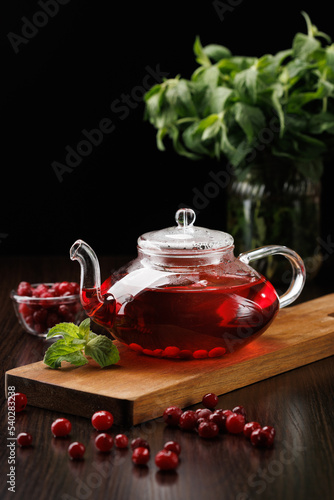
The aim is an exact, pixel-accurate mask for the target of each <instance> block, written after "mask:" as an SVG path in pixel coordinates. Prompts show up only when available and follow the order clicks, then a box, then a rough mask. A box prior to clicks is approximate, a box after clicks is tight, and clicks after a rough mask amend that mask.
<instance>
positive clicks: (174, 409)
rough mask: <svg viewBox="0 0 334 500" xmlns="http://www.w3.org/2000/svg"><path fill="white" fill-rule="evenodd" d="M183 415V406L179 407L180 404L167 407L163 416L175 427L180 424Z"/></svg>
mask: <svg viewBox="0 0 334 500" xmlns="http://www.w3.org/2000/svg"><path fill="white" fill-rule="evenodd" d="M181 415H182V410H181V408H179V407H178V406H169V407H168V408H166V409H165V411H164V413H163V416H162V417H163V419H164V421H165V423H166V424H167V425H170V426H172V427H174V426H177V425H178V424H179V420H180V416H181Z"/></svg>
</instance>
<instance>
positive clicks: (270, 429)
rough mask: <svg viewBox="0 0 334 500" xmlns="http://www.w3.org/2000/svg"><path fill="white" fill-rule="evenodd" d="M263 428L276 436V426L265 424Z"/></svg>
mask: <svg viewBox="0 0 334 500" xmlns="http://www.w3.org/2000/svg"><path fill="white" fill-rule="evenodd" d="M262 430H263V431H268V432H270V434H272V435H273V437H275V435H276V431H275V429H274V427H272V426H271V425H265V426H264V427H262Z"/></svg>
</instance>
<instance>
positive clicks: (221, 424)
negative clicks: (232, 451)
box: [209, 410, 227, 432]
mask: <svg viewBox="0 0 334 500" xmlns="http://www.w3.org/2000/svg"><path fill="white" fill-rule="evenodd" d="M226 417H227V415H224V412H223V411H217V410H216V411H214V412H213V413H211V415H210V416H209V420H210V422H214V423H215V424H216V425H218V428H219V430H221V431H223V432H225V431H226V426H225V424H226Z"/></svg>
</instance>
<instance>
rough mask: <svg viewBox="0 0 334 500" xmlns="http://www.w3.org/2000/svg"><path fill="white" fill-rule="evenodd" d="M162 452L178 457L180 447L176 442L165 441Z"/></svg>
mask: <svg viewBox="0 0 334 500" xmlns="http://www.w3.org/2000/svg"><path fill="white" fill-rule="evenodd" d="M164 450H168V451H173V452H174V453H176V455H180V453H181V446H180V445H179V443H178V442H177V441H167V443H165V445H164Z"/></svg>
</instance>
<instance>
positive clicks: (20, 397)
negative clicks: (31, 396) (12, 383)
mask: <svg viewBox="0 0 334 500" xmlns="http://www.w3.org/2000/svg"><path fill="white" fill-rule="evenodd" d="M13 402H14V406H15V412H16V413H18V412H20V411H22V410H24V409H25V407H26V406H27V402H28V400H27V396H26V395H25V394H23V393H22V392H16V393H15V394H14V395H13V396H10V397H9V398H8V403H10V406H11V404H12V403H13Z"/></svg>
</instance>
